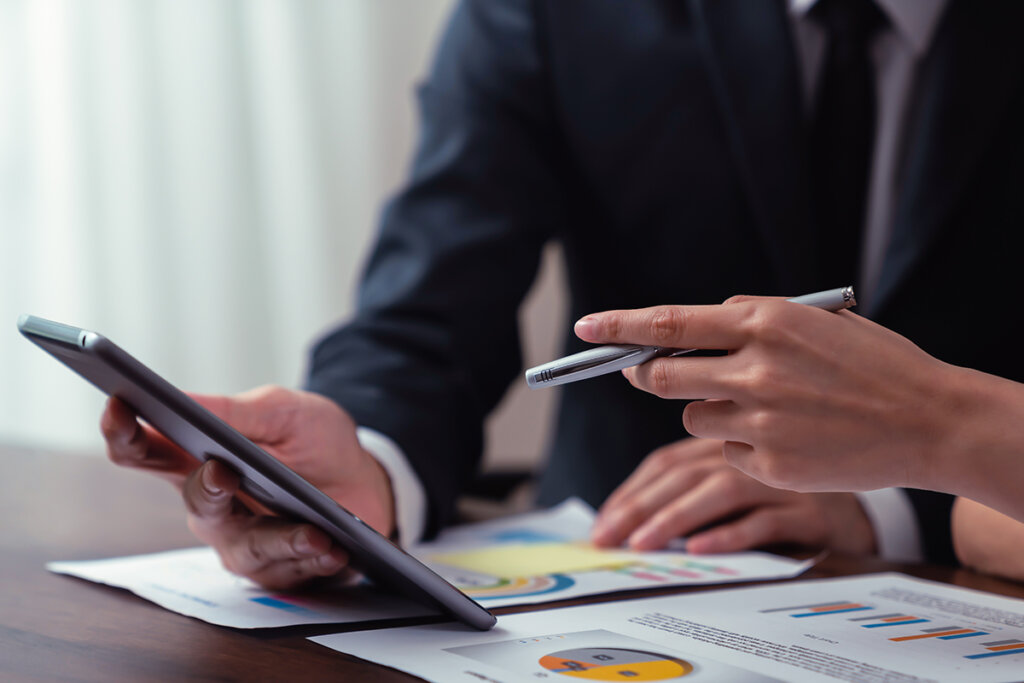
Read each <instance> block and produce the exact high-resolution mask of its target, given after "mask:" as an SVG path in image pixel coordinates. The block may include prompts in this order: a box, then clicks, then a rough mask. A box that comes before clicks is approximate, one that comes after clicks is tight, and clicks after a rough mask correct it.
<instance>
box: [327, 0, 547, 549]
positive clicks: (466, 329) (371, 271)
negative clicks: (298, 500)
mask: <svg viewBox="0 0 1024 683" xmlns="http://www.w3.org/2000/svg"><path fill="white" fill-rule="evenodd" d="M538 42H539V41H538V37H537V35H536V31H535V24H534V16H533V8H532V6H531V4H530V3H528V2H525V1H512V0H500V1H496V0H476V1H473V0H467V1H465V2H461V3H460V4H459V5H458V7H457V8H456V9H455V11H454V13H453V15H452V17H451V19H450V22H449V25H448V27H447V30H446V32H445V35H444V37H443V39H442V42H441V45H440V48H439V50H438V54H437V56H436V59H435V62H434V65H433V68H432V70H431V73H430V75H429V76H428V78H427V80H426V82H425V84H424V85H423V86H422V87H421V88H420V90H419V93H418V101H419V107H420V115H421V131H420V137H421V139H420V143H419V147H418V150H417V152H416V155H415V158H414V162H413V165H412V169H411V173H410V177H409V179H408V181H407V184H406V186H405V188H404V189H403V190H402V191H401V192H400V193H399V194H398V196H397V197H396V198H395V199H394V200H393V201H391V202H390V204H389V205H388V206H387V207H386V208H385V211H384V213H383V216H382V222H381V226H380V229H379V235H378V239H377V242H376V245H375V247H374V249H373V252H372V255H371V256H370V259H369V261H368V263H367V266H366V269H365V272H364V276H363V279H362V282H361V286H360V289H359V294H358V308H357V313H356V315H355V317H354V319H353V320H352V321H350V322H349V323H348V324H346V325H345V326H343V327H341V328H339V329H337V330H335V331H334V332H332V333H330V334H329V335H328V336H326V337H325V338H324V339H322V340H321V341H320V342H319V343H318V344H317V345H316V346H315V347H314V350H313V353H312V360H311V367H310V373H309V379H308V388H309V389H311V390H312V391H316V392H318V393H321V394H324V395H326V396H327V397H329V398H331V399H333V400H334V401H336V402H337V403H338V404H339V405H341V406H342V407H344V408H345V409H346V410H348V411H349V412H350V413H351V414H352V415H353V417H354V418H355V420H356V421H357V423H358V424H360V425H362V426H364V427H369V428H372V429H375V430H377V431H379V432H381V433H382V434H385V435H387V436H388V437H390V438H391V439H393V440H394V441H395V442H396V443H397V444H398V445H399V446H400V447H401V449H402V450H403V451H404V453H405V454H406V456H407V457H408V459H409V462H410V464H411V465H412V467H413V469H414V470H415V472H416V474H417V475H418V476H419V478H420V480H421V482H422V483H423V485H424V487H425V490H426V494H427V508H428V519H427V529H426V531H427V534H428V535H429V534H430V533H432V532H433V531H436V529H437V528H438V527H439V526H440V525H442V524H443V523H445V522H446V521H447V520H448V519H449V517H450V516H451V513H452V511H453V509H454V500H455V498H456V496H457V495H458V493H459V492H460V491H461V490H462V489H463V487H464V485H465V484H466V482H467V480H468V479H469V478H470V477H471V476H472V475H473V473H474V471H475V469H476V464H477V461H478V460H479V457H480V454H481V452H482V445H483V421H484V418H485V417H486V415H487V414H488V413H489V412H490V411H491V410H492V408H493V407H494V406H495V405H496V404H497V402H498V401H499V400H500V398H501V396H502V395H503V394H504V392H505V390H506V389H507V388H508V386H509V384H510V382H511V381H512V379H513V378H514V377H516V376H517V375H518V374H519V372H520V370H521V354H520V349H519V331H518V325H517V313H518V307H519V304H520V302H521V300H522V299H523V297H524V295H525V293H526V291H527V290H528V288H529V286H530V284H531V283H532V281H533V279H534V276H535V274H536V270H537V266H538V262H539V258H540V252H541V249H542V247H543V245H544V243H545V242H546V241H548V240H549V239H550V238H551V237H552V236H553V235H554V234H555V233H556V231H557V229H558V226H559V224H560V222H561V220H562V217H563V212H564V210H563V206H562V199H561V197H562V194H561V192H560V190H559V183H558V181H557V177H558V173H557V172H556V170H555V169H556V167H557V165H558V163H557V161H556V158H557V150H558V145H559V137H558V135H556V131H555V130H554V125H553V123H552V121H553V118H554V117H553V116H552V115H551V108H552V107H551V103H550V98H549V93H548V88H547V83H546V80H545V75H544V70H543V68H542V62H543V59H542V55H541V51H540V50H539V49H538Z"/></svg>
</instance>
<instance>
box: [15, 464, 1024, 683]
mask: <svg viewBox="0 0 1024 683" xmlns="http://www.w3.org/2000/svg"><path fill="white" fill-rule="evenodd" d="M0 520H2V521H0V558H2V559H0V571H2V574H0V579H2V580H0V680H3V681H57V680H60V681H111V680H132V681H149V680H153V681H161V680H165V681H171V680H174V681H181V680H223V681H228V680H303V681H306V680H321V679H322V680H340V679H343V680H346V681H358V680H373V681H385V682H386V681H411V680H418V679H414V678H412V677H410V676H407V675H405V674H402V673H399V672H397V671H393V670H390V669H384V668H382V667H379V666H376V665H374V664H369V663H366V662H362V661H360V660H357V659H353V658H351V657H347V656H345V655H342V654H339V653H335V652H332V651H329V650H327V649H326V648H323V647H320V646H318V645H315V644H313V643H311V642H309V641H307V640H305V636H308V635H312V634H314V633H330V632H334V631H337V630H338V629H337V628H336V627H334V628H332V627H314V628H310V627H303V628H301V629H272V630H264V631H259V632H253V631H241V630H233V629H228V628H222V627H218V626H211V625H209V624H206V623H204V622H201V621H198V620H195V619H190V618H187V617H182V616H179V615H177V614H174V613H171V612H168V611H165V610H163V609H161V608H159V607H157V606H156V605H153V604H151V603H149V602H147V601H145V600H142V599H141V598H137V597H135V596H134V595H132V594H130V593H128V592H126V591H121V590H117V589H113V588H108V587H105V586H99V585H95V584H91V583H89V582H86V581H81V580H78V579H74V578H70V577H66V576H57V575H53V574H50V573H49V572H47V571H46V570H45V569H44V567H43V565H44V563H45V562H46V561H48V560H56V559H62V560H72V559H74V560H80V559H91V558H101V557H114V556H119V555H132V554H139V553H147V552H156V551H159V550H168V549H172V548H184V547H190V546H194V545H196V541H195V540H194V539H193V538H192V536H191V535H190V534H189V532H188V530H187V529H186V528H185V523H184V518H183V512H182V507H181V502H180V500H179V498H178V494H177V492H175V491H174V490H173V489H171V487H170V486H168V485H167V484H165V483H164V482H161V481H158V480H156V479H155V478H152V477H149V476H145V475H143V474H140V473H136V472H129V471H125V470H121V469H118V468H116V467H114V466H113V465H110V464H109V463H107V462H106V461H105V460H104V459H101V458H97V457H88V456H75V455H60V454H54V453H46V452H40V451H36V450H30V449H15V448H0ZM874 571H903V572H906V573H908V574H912V575H915V576H920V577H923V578H928V579H933V580H938V581H946V582H949V583H953V584H956V585H959V586H966V587H970V588H977V589H981V590H987V591H992V592H994V593H1000V594H1003V595H1010V596H1014V597H1024V586H1021V585H1018V584H1014V583H1009V582H1005V581H1000V580H998V579H994V578H990V577H985V576H980V575H978V574H974V573H972V572H968V571H964V570H954V569H946V568H939V567H926V566H914V565H895V564H891V563H885V562H880V561H877V560H867V559H857V558H851V557H842V556H832V557H829V558H827V559H826V560H825V561H824V562H822V563H821V564H820V565H819V566H817V567H816V568H814V569H813V570H811V571H810V572H808V573H807V574H806V576H807V577H824V576H843V575H849V574H861V573H866V572H874ZM689 590H699V589H689ZM661 592H662V593H674V592H685V590H683V591H681V590H668V591H661ZM651 594H655V593H644V595H651ZM582 602H585V600H576V601H569V602H567V603H559V604H578V603H582ZM529 609H531V608H529V607H526V608H509V609H504V610H497V612H498V613H510V612H516V611H526V610H529Z"/></svg>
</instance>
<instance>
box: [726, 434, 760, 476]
mask: <svg viewBox="0 0 1024 683" xmlns="http://www.w3.org/2000/svg"><path fill="white" fill-rule="evenodd" d="M754 456H755V451H754V447H753V446H751V445H750V444H748V443H743V442H742V441H726V442H725V443H723V444H722V457H723V458H725V461H726V462H727V463H729V464H730V465H732V466H733V467H735V468H736V469H738V470H739V471H740V472H743V473H745V474H747V475H749V476H751V477H754V479H758V481H761V479H759V478H758V477H757V474H756V471H755V470H756V466H755V464H756V461H755V460H754Z"/></svg>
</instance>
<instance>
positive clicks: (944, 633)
mask: <svg viewBox="0 0 1024 683" xmlns="http://www.w3.org/2000/svg"><path fill="white" fill-rule="evenodd" d="M973 632H974V629H973V628H958V629H955V630H953V631H938V632H936V633H921V634H919V635H916V636H900V637H899V638H890V639H889V640H891V641H893V642H894V643H902V642H903V641H905V640H921V639H922V638H939V637H941V636H958V635H960V634H961V633H973Z"/></svg>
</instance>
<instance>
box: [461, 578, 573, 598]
mask: <svg viewBox="0 0 1024 683" xmlns="http://www.w3.org/2000/svg"><path fill="white" fill-rule="evenodd" d="M575 583H576V582H575V581H574V580H573V579H572V577H570V576H566V575H565V574H547V575H544V576H521V577H518V578H515V579H495V580H494V582H493V583H490V584H484V585H480V584H475V585H473V584H471V585H467V584H464V583H463V582H461V581H456V582H455V584H456V585H457V586H458V587H459V589H460V590H461V591H462V592H463V593H465V594H466V595H468V596H469V597H471V598H473V599H475V600H494V599H496V598H523V597H528V596H532V595H544V594H545V593H557V592H558V591H561V590H565V589H566V588H570V587H572V586H573V585H574V584H575Z"/></svg>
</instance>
